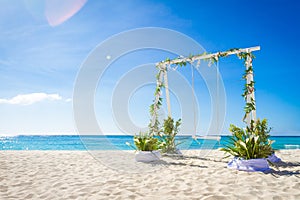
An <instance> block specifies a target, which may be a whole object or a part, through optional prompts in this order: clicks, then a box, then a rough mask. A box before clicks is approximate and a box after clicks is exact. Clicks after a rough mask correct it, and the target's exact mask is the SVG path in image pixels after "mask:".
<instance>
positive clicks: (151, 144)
mask: <svg viewBox="0 0 300 200" xmlns="http://www.w3.org/2000/svg"><path fill="white" fill-rule="evenodd" d="M133 141H134V145H135V146H136V149H137V150H140V151H154V150H158V149H159V143H158V139H157V138H155V137H153V136H150V135H149V134H148V133H139V135H135V136H134V137H133ZM126 144H127V145H129V146H131V145H130V144H129V143H126Z"/></svg>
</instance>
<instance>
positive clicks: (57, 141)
mask: <svg viewBox="0 0 300 200" xmlns="http://www.w3.org/2000/svg"><path fill="white" fill-rule="evenodd" d="M228 138H229V137H228V136H221V140H220V141H216V140H207V139H197V141H196V140H194V139H193V138H191V137H184V136H178V137H177V141H180V142H182V143H181V144H180V145H179V146H178V147H179V149H182V150H185V149H217V148H220V147H224V144H226V142H227V141H228ZM270 139H271V140H275V143H273V144H272V147H273V148H274V149H300V137H299V136H273V137H271V138H270ZM126 142H129V143H131V144H133V136H124V135H122V136H120V135H108V136H104V135H101V136H79V135H51V136H44V135H32V136H28V135H26V136H25V135H19V136H13V137H10V136H9V137H8V136H0V150H79V151H82V150H87V149H88V150H132V148H131V147H129V146H128V145H126Z"/></svg>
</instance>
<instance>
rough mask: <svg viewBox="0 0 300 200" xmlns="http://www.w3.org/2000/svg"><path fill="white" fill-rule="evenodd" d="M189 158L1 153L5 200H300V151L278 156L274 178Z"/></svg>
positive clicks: (212, 155) (193, 154)
mask: <svg viewBox="0 0 300 200" xmlns="http://www.w3.org/2000/svg"><path fill="white" fill-rule="evenodd" d="M184 154H185V157H182V158H170V157H164V158H163V159H162V161H161V162H160V163H156V164H143V163H136V162H135V161H134V159H133V158H134V156H133V155H134V152H122V151H119V152H109V151H100V152H94V153H93V156H94V157H93V156H91V154H90V153H89V152H85V151H0V199H1V200H2V199H3V200H4V199H5V200H6V199H49V200H50V199H51V200H52V199H109V200H110V199H157V200H158V199H289V200H292V199H300V163H299V161H300V150H281V151H279V152H276V155H277V156H279V157H280V158H282V160H283V161H284V162H285V163H282V164H281V166H279V168H278V169H275V168H274V170H271V171H270V172H268V173H262V172H254V173H253V172H252V173H248V172H242V171H236V170H231V169H227V168H226V164H227V161H228V159H227V160H224V159H223V160H222V157H223V153H222V152H219V151H217V150H214V151H211V152H207V151H201V152H199V151H185V152H184ZM199 155H200V156H201V157H202V158H199ZM95 158H96V159H95ZM104 162H105V163H108V164H106V165H103V163H104ZM125 171H126V172H125Z"/></svg>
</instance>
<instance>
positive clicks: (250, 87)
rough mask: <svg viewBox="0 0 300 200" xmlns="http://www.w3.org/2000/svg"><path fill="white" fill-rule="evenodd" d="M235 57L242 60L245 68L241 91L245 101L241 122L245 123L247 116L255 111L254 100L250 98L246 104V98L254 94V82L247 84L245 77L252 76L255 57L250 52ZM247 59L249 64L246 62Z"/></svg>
mask: <svg viewBox="0 0 300 200" xmlns="http://www.w3.org/2000/svg"><path fill="white" fill-rule="evenodd" d="M237 57H238V58H239V59H242V60H243V61H244V65H245V66H246V70H245V73H244V74H243V79H244V80H245V81H246V84H245V86H244V89H243V94H242V96H243V97H244V99H245V101H246V105H245V107H244V111H245V115H244V117H243V121H244V122H245V120H246V118H247V116H248V115H249V114H250V113H251V112H252V111H254V110H256V104H255V100H254V99H253V98H250V102H247V97H248V96H249V95H251V94H252V93H254V91H255V88H254V84H255V82H254V81H252V80H251V81H250V82H249V83H248V82H247V77H248V76H249V75H253V67H252V59H254V58H255V56H254V55H253V54H252V53H251V52H241V53H238V54H237ZM248 58H249V59H250V60H249V63H247V62H248Z"/></svg>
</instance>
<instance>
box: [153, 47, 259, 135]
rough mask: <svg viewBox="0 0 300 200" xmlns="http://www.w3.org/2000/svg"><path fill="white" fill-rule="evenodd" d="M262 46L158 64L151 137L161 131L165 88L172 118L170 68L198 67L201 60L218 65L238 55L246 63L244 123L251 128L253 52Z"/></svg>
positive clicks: (253, 112) (254, 116)
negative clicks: (225, 58)
mask: <svg viewBox="0 0 300 200" xmlns="http://www.w3.org/2000/svg"><path fill="white" fill-rule="evenodd" d="M259 50H260V46H255V47H250V48H233V49H229V50H227V51H222V52H216V53H206V52H205V53H203V54H198V55H190V56H189V57H179V58H176V59H173V60H171V59H166V60H165V61H161V62H159V63H157V64H156V67H157V69H158V73H157V75H156V79H157V80H156V81H157V85H156V89H155V93H154V95H155V99H154V101H153V104H152V105H151V106H150V114H151V122H150V125H149V128H150V130H149V132H150V134H151V135H155V133H157V132H158V131H159V121H158V110H159V109H160V107H161V105H162V97H161V95H162V89H163V88H165V96H166V103H167V110H168V116H169V117H172V113H171V103H170V94H169V84H168V68H169V67H171V66H175V67H173V69H176V68H177V66H180V67H181V66H186V65H187V64H188V63H189V64H191V65H193V63H195V62H197V66H199V65H200V61H201V60H205V61H209V62H210V63H217V62H218V61H219V59H220V58H222V57H227V56H230V55H237V57H238V58H239V59H242V60H243V61H244V65H245V68H246V69H245V74H244V75H243V79H244V80H245V82H246V83H245V87H244V92H243V94H242V96H243V97H244V99H245V102H246V105H245V107H244V111H245V115H244V118H243V121H244V122H245V123H246V124H247V126H248V127H249V126H250V125H251V121H255V120H256V104H255V95H254V92H255V88H254V83H255V82H254V78H253V66H252V60H253V58H254V55H253V54H252V52H253V51H259Z"/></svg>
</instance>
